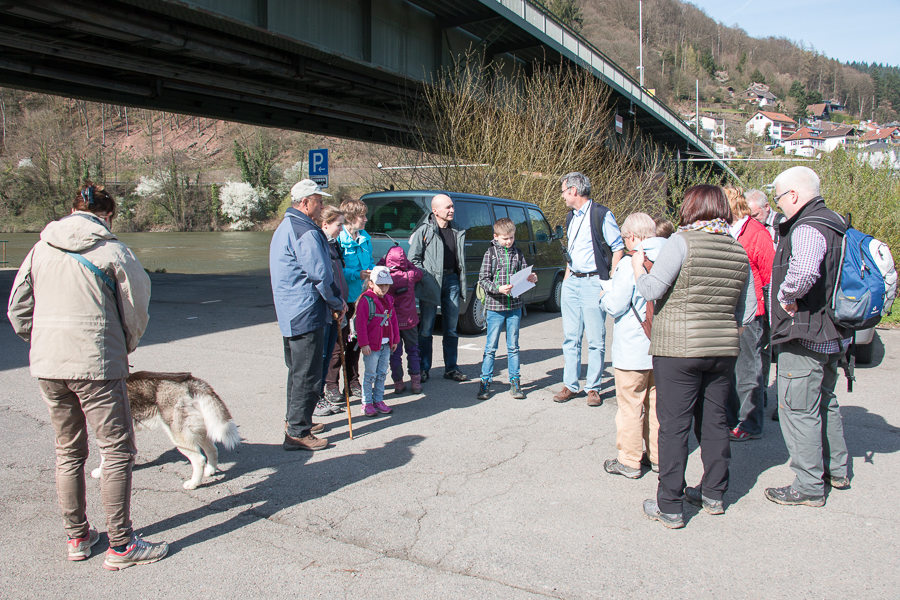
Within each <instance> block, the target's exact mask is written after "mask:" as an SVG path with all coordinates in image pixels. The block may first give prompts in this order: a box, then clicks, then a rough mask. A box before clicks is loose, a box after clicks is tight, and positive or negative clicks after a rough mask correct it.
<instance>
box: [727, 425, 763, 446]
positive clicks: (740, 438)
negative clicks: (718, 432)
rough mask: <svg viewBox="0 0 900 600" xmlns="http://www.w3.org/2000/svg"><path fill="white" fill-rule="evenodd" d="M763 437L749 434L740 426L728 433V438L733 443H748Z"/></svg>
mask: <svg viewBox="0 0 900 600" xmlns="http://www.w3.org/2000/svg"><path fill="white" fill-rule="evenodd" d="M761 437H762V436H761V435H760V434H758V433H747V432H746V431H744V430H743V429H741V427H740V425H738V426H737V427H735V428H734V429H732V430H731V431H729V432H728V438H729V439H730V440H731V441H732V442H746V441H747V440H758V439H759V438H761Z"/></svg>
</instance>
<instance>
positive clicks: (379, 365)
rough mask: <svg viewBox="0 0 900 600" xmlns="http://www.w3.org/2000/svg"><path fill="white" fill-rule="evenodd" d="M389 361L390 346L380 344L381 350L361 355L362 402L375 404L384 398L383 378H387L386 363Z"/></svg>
mask: <svg viewBox="0 0 900 600" xmlns="http://www.w3.org/2000/svg"><path fill="white" fill-rule="evenodd" d="M390 361H391V347H390V345H388V344H382V345H381V350H373V351H372V354H370V355H368V356H366V355H363V363H364V364H365V365H366V374H365V376H364V377H363V384H362V393H363V397H362V403H363V404H375V403H376V402H381V401H382V400H384V380H385V379H386V378H387V372H388V365H389V364H390Z"/></svg>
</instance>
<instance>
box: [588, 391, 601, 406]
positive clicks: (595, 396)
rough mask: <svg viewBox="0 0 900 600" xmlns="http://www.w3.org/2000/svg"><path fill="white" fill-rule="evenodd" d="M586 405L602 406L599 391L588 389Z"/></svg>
mask: <svg viewBox="0 0 900 600" xmlns="http://www.w3.org/2000/svg"><path fill="white" fill-rule="evenodd" d="M587 405H588V406H603V398H601V397H600V392H598V391H597V390H588V398H587Z"/></svg>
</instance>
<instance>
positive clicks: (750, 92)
mask: <svg viewBox="0 0 900 600" xmlns="http://www.w3.org/2000/svg"><path fill="white" fill-rule="evenodd" d="M738 99H739V100H746V101H747V102H748V103H749V104H756V105H758V106H760V107H762V106H775V104H777V103H778V97H777V96H776V95H775V94H773V93H772V92H770V91H769V86H767V85H766V84H764V83H751V84H750V87H748V88H747V89H746V90H745V91H743V92H741V93H740V94H738Z"/></svg>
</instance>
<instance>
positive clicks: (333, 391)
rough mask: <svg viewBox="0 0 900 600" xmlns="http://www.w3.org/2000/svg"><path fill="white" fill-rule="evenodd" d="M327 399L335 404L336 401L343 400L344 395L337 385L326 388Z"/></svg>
mask: <svg viewBox="0 0 900 600" xmlns="http://www.w3.org/2000/svg"><path fill="white" fill-rule="evenodd" d="M325 399H326V400H328V401H329V402H331V403H332V404H334V403H335V402H343V401H344V395H343V394H341V391H340V390H339V389H337V388H336V387H335V388H330V389H326V390H325Z"/></svg>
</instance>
